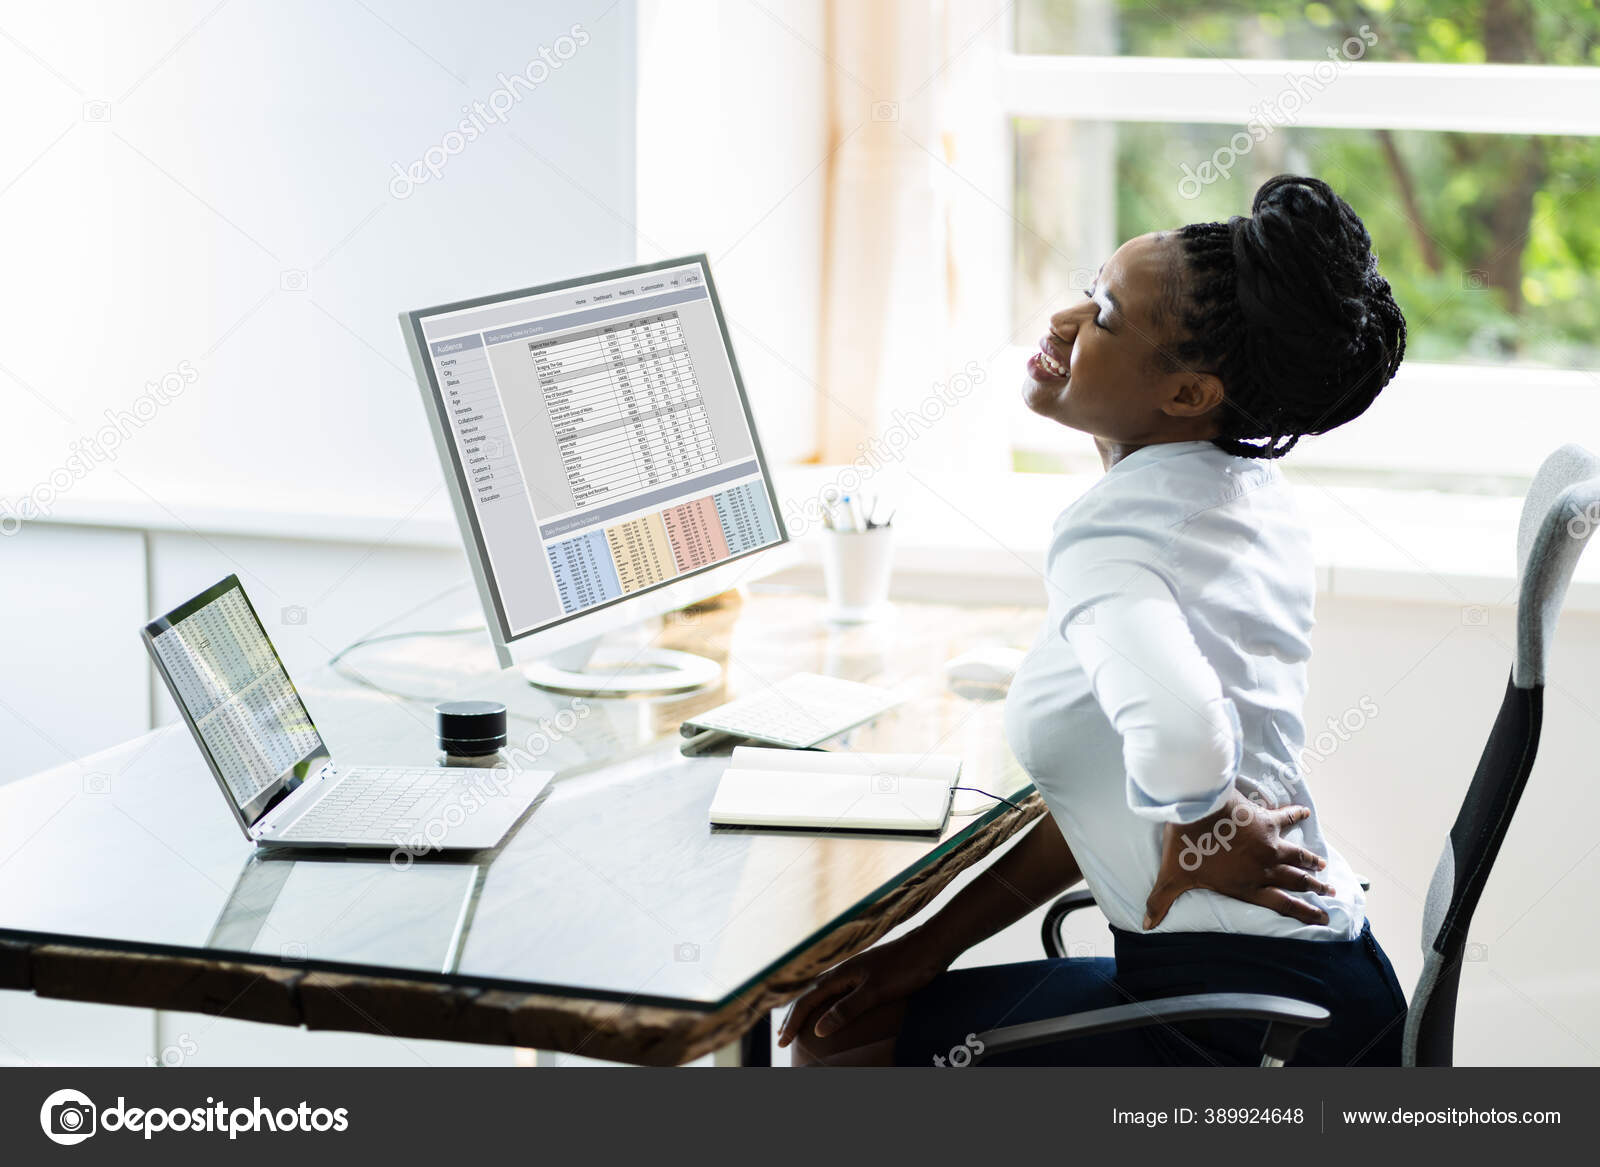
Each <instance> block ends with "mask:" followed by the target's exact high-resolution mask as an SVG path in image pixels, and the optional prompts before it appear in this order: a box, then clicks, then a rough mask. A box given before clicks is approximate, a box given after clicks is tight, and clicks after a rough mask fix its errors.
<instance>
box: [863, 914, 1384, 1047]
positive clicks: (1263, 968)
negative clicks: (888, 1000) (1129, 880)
mask: <svg viewBox="0 0 1600 1167" xmlns="http://www.w3.org/2000/svg"><path fill="white" fill-rule="evenodd" d="M1111 932H1112V935H1113V937H1114V938H1115V941H1116V958H1115V959H1110V958H1106V957H1098V958H1097V957H1066V958H1062V959H1048V960H1033V961H1026V962H1024V963H1021V964H999V965H989V966H987V967H983V968H966V969H957V970H954V971H952V972H946V973H943V974H942V975H940V976H939V977H938V978H937V979H935V980H934V981H933V982H932V983H931V984H929V985H928V986H927V987H926V988H924V989H922V990H920V991H919V992H917V993H916V994H914V995H913V996H912V997H911V998H910V1000H909V1001H908V1002H907V1009H906V1018H905V1024H904V1026H903V1027H902V1029H901V1031H900V1037H899V1039H898V1041H897V1042H896V1044H895V1061H896V1062H897V1063H898V1064H900V1065H907V1066H928V1065H934V1066H937V1065H955V1066H960V1065H964V1064H966V1063H967V1062H969V1061H970V1060H971V1051H972V1040H971V1039H972V1038H973V1037H974V1036H975V1035H977V1034H979V1033H982V1032H983V1031H984V1030H986V1029H997V1028H1000V1027H1002V1026H1006V1025H1020V1024H1021V1023H1022V1022H1025V1021H1039V1020H1042V1019H1044V1018H1046V1017H1055V1016H1059V1015H1061V1014H1064V1013H1079V1012H1082V1011H1084V1010H1086V1009H1101V1008H1105V1007H1106V1006H1108V1005H1124V1004H1127V1003H1128V1002H1130V1001H1148V1000H1153V999H1155V998H1158V997H1174V996H1180V995H1183V994H1187V993H1271V994H1273V995H1275V996H1280V997H1294V998H1296V999H1297V1000H1301V1001H1310V1002H1312V1003H1314V1004H1317V1005H1322V1006H1324V1007H1325V1008H1327V1009H1328V1010H1329V1012H1331V1013H1332V1014H1333V1020H1332V1022H1331V1023H1330V1024H1329V1026H1328V1027H1327V1028H1326V1029H1314V1030H1311V1031H1310V1032H1308V1033H1307V1034H1306V1035H1305V1037H1304V1038H1302V1039H1301V1042H1300V1048H1299V1052H1298V1053H1297V1054H1296V1055H1295V1058H1294V1061H1293V1062H1292V1063H1291V1065H1297V1066H1397V1065H1399V1064H1400V1045H1401V1039H1402V1037H1403V1036H1404V1032H1405V1017H1406V999H1405V994H1404V993H1403V992H1402V991H1401V989H1400V983H1399V982H1398V981H1397V980H1395V975H1394V969H1393V968H1391V967H1390V965H1389V958H1388V957H1387V956H1385V955H1384V953H1383V949H1381V948H1379V947H1378V942H1377V941H1376V940H1374V939H1373V937H1372V929H1371V928H1370V927H1368V926H1364V927H1363V928H1362V930H1361V935H1360V936H1358V937H1356V939H1354V940H1289V939H1284V938H1282V937H1276V936H1243V935H1238V934H1234V933H1224V932H1167V933H1154V934H1150V933H1132V932H1124V931H1122V930H1121V929H1118V928H1113V929H1111ZM1265 1031H1266V1026H1265V1023H1263V1022H1259V1021H1203V1022H1186V1023H1184V1024H1182V1025H1176V1026H1173V1025H1148V1026H1144V1027H1142V1028H1139V1029H1129V1030H1124V1031H1122V1032H1119V1033H1103V1034H1097V1035H1095V1036H1092V1037H1085V1038H1079V1039H1076V1040H1073V1041H1069V1042H1063V1043H1059V1044H1056V1045H1045V1046H1036V1047H1034V1048H1033V1049H1028V1050H1023V1051H1021V1052H1019V1053H1016V1054H1012V1055H1009V1056H1007V1057H1000V1058H995V1059H993V1060H992V1061H990V1062H988V1063H986V1064H988V1065H1013V1066H1253V1065H1256V1064H1257V1063H1259V1062H1260V1060H1261V1038H1262V1035H1263V1034H1264V1033H1265Z"/></svg>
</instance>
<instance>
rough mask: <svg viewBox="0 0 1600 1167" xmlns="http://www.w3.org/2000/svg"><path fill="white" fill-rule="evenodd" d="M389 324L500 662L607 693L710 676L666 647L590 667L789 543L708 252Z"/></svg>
mask: <svg viewBox="0 0 1600 1167" xmlns="http://www.w3.org/2000/svg"><path fill="white" fill-rule="evenodd" d="M401 324H402V326H403V328H404V330H405V334H406V340H407V343H408V345H409V347H410V350H411V356H412V361H413V363H414V364H415V366H416V371H417V380H418V383H419V385H420V386H421V389H422V396H423V401H424V404H425V406H426V412H427V415H428V419H429V422H430V425H431V428H432V430H433V434H434V439H435V441H436V442H437V444H438V448H439V456H440V458H441V459H442V460H443V463H444V469H445V479H446V482H447V483H448V484H449V487H450V494H451V498H452V500H453V502H454V505H455V512H456V518H457V521H458V522H459V523H460V525H461V533H462V539H463V541H464V542H465V544H466V549H467V558H468V560H469V561H470V563H471V565H472V569H473V575H474V578H475V579H476V582H477V585H478V592H479V597H480V599H481V600H482V603H483V609H484V614H485V616H486V618H487V621H488V626H489V633H490V636H491V638H492V639H493V641H494V645H495V650H496V652H497V654H498V656H499V658H500V663H501V665H502V666H503V667H511V666H512V665H515V664H521V665H522V666H523V669H524V672H525V673H526V674H527V675H528V677H529V679H530V680H532V681H533V682H534V683H535V684H541V685H545V686H547V687H549V688H554V689H558V690H560V691H563V692H581V693H596V694H602V695H604V694H612V693H623V692H682V691H685V690H687V689H691V688H695V687H698V686H699V685H703V684H706V683H709V682H710V681H714V680H715V679H716V677H717V676H718V673H719V670H718V667H717V666H716V665H715V664H714V663H713V662H710V661H706V660H704V659H703V658H700V657H696V656H693V655H691V654H688V653H679V652H669V651H666V650H655V651H651V652H647V653H645V654H641V655H640V656H639V657H637V658H636V662H635V663H636V667H635V668H633V669H630V670H629V671H628V673H627V674H626V675H608V674H607V671H606V670H601V669H591V670H589V671H588V672H584V671H583V665H584V664H585V662H586V661H587V660H588V656H589V653H590V652H591V651H592V649H593V646H594V643H595V642H596V640H597V639H598V638H599V637H600V636H601V635H602V634H604V633H605V632H608V631H610V630H612V629H614V628H618V627H621V626H622V625H624V624H630V623H633V622H636V621H638V620H640V619H642V618H644V617H647V616H652V615H658V614H660V613H663V612H667V611H670V610H672V609H674V608H679V607H682V606H683V605H685V604H688V603H693V602H694V601H696V600H699V599H703V598H705V597H706V596H710V595H714V594H716V593H717V592H720V591H724V590H726V589H727V588H729V587H731V586H733V585H734V584H736V583H738V582H739V581H740V580H741V579H748V578H750V577H751V576H752V575H753V574H756V573H757V565H756V564H755V563H754V562H753V557H757V556H761V555H762V554H763V553H764V552H770V550H771V549H773V548H776V547H779V546H781V545H783V544H786V543H787V542H788V538H789V536H788V532H787V531H786V530H785V528H784V525H783V519H782V517H781V512H780V508H779V506H778V505H777V499H776V497H775V494H774V491H773V486H772V478H771V476H770V474H769V473H768V470H767V464H766V459H765V457H764V455H763V454H762V451H761V440H760V438H759V436H758V435H757V433H756V427H755V422H754V420H753V419H752V417H751V413H750V402H749V400H748V399H747V397H746V395H745V389H744V382H743V381H742V379H741V378H740V376H739V365H738V362H737V361H736V360H735V359H734V355H733V347H732V345H731V344H730V342H729V339H728V328H727V324H726V322H725V321H724V320H723V316H722V307H721V304H720V303H719V302H718V300H717V292H716V287H715V285H714V284H713V283H712V279H711V271H710V268H709V267H708V265H707V263H706V258H705V256H703V255H697V256H688V257H686V258H683V259H674V260H668V261H666V262H662V263H652V264H647V265H644V266H642V267H633V268H627V269H625V270H622V271H613V272H606V273H605V274H603V275H596V276H586V277H584V278H582V279H574V280H565V281H563V282H561V283H555V284H546V285H544V286H542V287H536V288H526V289H523V290H522V291H516V292H504V293H501V294H499V295H495V296H482V297H479V298H477V299H474V300H465V301H462V302H460V303H455V304H444V305H441V306H440V307H437V308H423V309H420V310H418V311H415V312H407V313H404V314H402V316H401ZM766 559H767V560H769V561H770V560H771V559H772V557H771V555H770V554H768V555H767V556H766ZM770 566H771V564H770V563H769V564H768V565H767V567H768V569H770ZM637 665H644V666H646V667H645V668H644V669H642V670H641V669H639V668H638V667H637Z"/></svg>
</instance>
